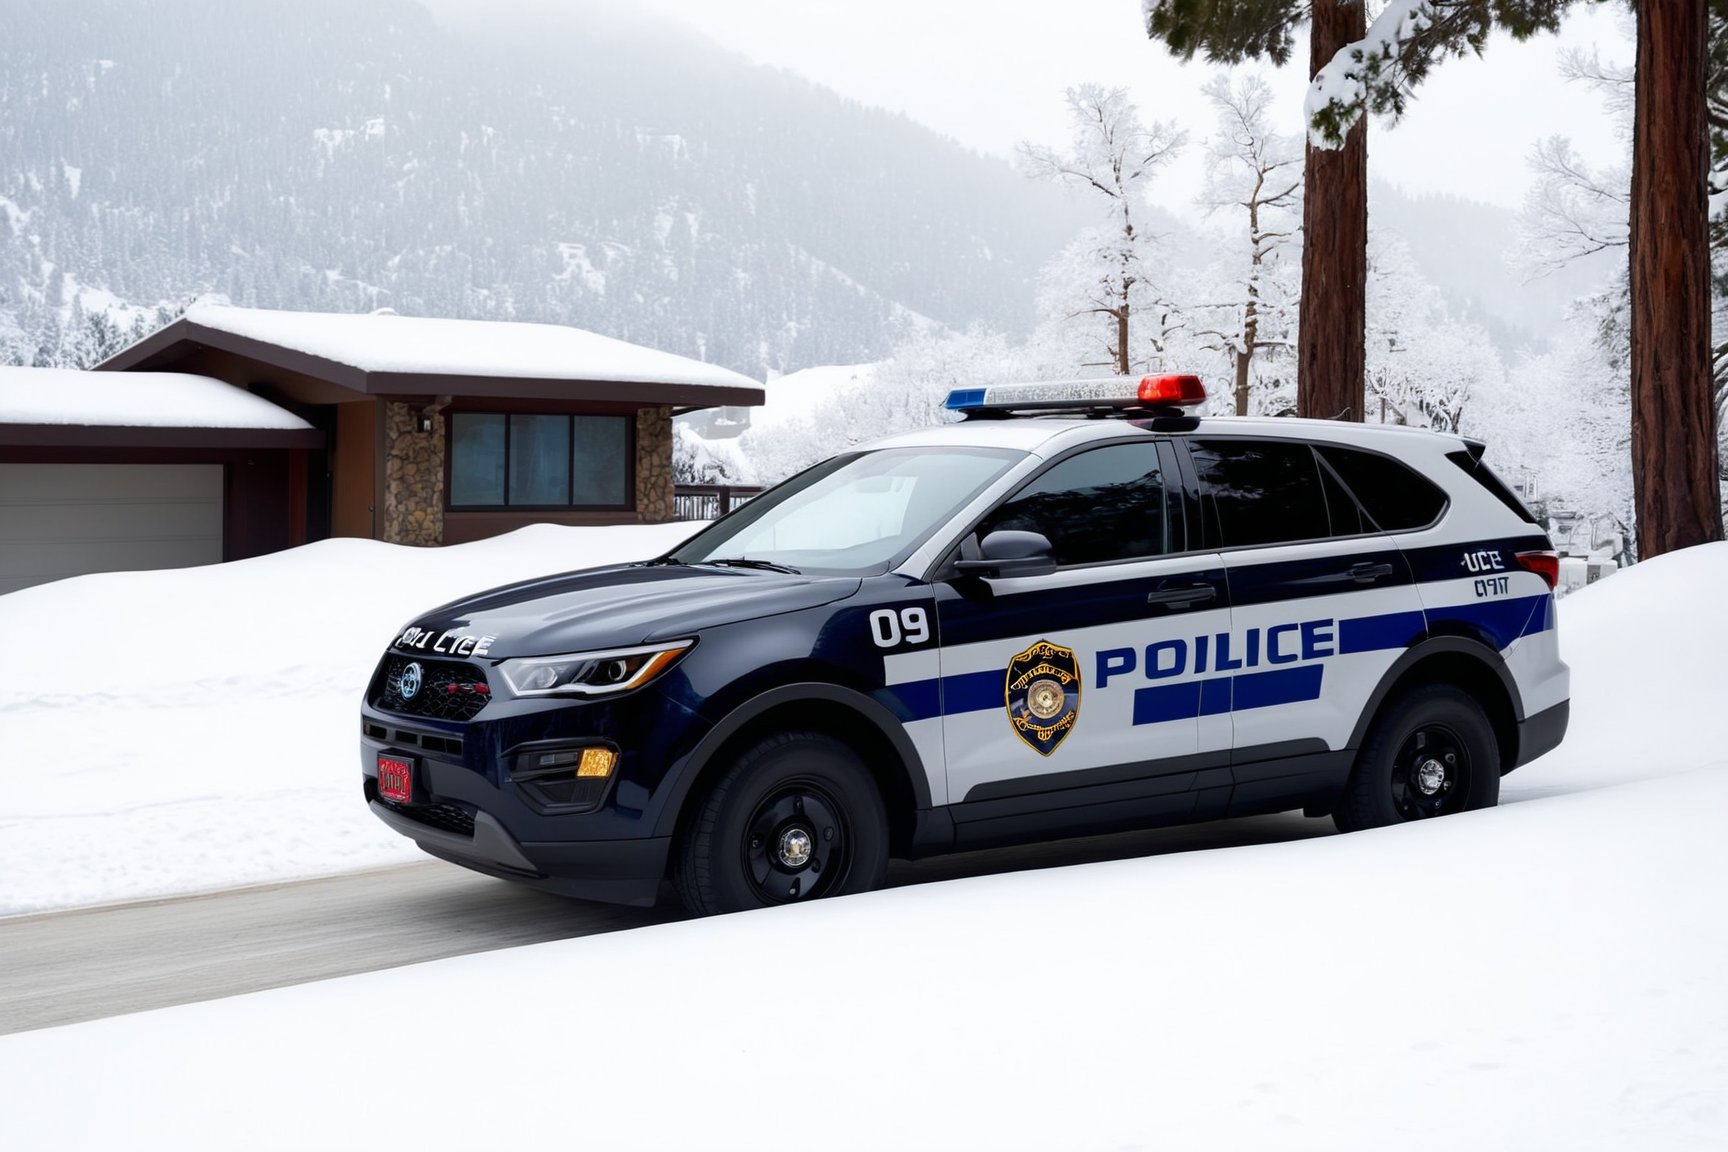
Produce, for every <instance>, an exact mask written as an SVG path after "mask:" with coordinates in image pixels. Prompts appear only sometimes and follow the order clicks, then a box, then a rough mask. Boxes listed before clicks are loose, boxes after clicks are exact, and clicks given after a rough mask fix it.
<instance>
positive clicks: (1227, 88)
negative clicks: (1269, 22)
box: [1200, 75, 1302, 416]
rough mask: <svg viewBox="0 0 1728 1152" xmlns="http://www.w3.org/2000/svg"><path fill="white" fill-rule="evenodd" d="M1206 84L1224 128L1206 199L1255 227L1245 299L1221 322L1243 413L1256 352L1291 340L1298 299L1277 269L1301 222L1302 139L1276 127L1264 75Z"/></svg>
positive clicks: (1213, 151)
mask: <svg viewBox="0 0 1728 1152" xmlns="http://www.w3.org/2000/svg"><path fill="white" fill-rule="evenodd" d="M1202 91H1203V92H1204V93H1205V95H1206V98H1207V99H1208V100H1209V101H1211V102H1212V106H1213V107H1214V108H1216V109H1217V111H1218V129H1217V132H1216V133H1215V134H1214V135H1213V136H1212V138H1211V140H1210V141H1209V143H1208V150H1207V167H1206V186H1205V188H1204V190H1203V191H1202V192H1201V196H1200V203H1201V204H1202V205H1203V206H1204V207H1205V208H1206V210H1207V212H1208V214H1212V213H1216V212H1220V211H1232V210H1235V209H1240V210H1241V211H1242V212H1243V214H1244V216H1245V218H1246V223H1247V228H1248V232H1247V236H1248V245H1247V248H1248V259H1247V263H1246V265H1245V267H1244V268H1243V270H1242V272H1241V281H1240V288H1241V292H1242V300H1241V301H1240V303H1234V302H1233V304H1232V306H1231V308H1230V311H1231V313H1232V314H1233V315H1232V322H1231V323H1229V324H1228V325H1226V326H1221V327H1220V328H1219V329H1217V330H1215V331H1216V335H1217V337H1218V338H1219V339H1220V340H1222V342H1223V343H1224V345H1225V347H1227V348H1228V349H1229V351H1230V352H1231V354H1232V357H1233V359H1234V361H1235V370H1236V414H1237V415H1238V416H1246V415H1248V413H1249V386H1250V381H1251V379H1252V370H1253V364H1254V356H1255V353H1257V352H1259V351H1260V350H1262V349H1276V348H1289V347H1290V328H1291V327H1293V325H1292V324H1291V319H1292V318H1291V317H1290V316H1289V315H1288V312H1289V308H1290V306H1291V305H1292V304H1293V303H1294V300H1293V299H1292V298H1291V295H1290V294H1289V293H1287V292H1286V291H1285V289H1284V288H1283V281H1282V278H1280V277H1275V276H1274V275H1272V274H1273V273H1275V272H1277V271H1280V270H1281V269H1279V268H1278V265H1279V264H1280V263H1281V260H1282V257H1283V249H1284V247H1285V245H1286V244H1288V243H1289V241H1290V238H1291V237H1292V236H1293V235H1294V234H1295V231H1296V228H1297V227H1298V226H1299V224H1300V217H1299V216H1297V215H1295V213H1297V212H1298V211H1299V209H1300V203H1301V199H1302V142H1301V141H1300V140H1299V139H1297V138H1295V137H1291V136H1283V135H1280V134H1278V133H1276V132H1274V131H1272V129H1271V126H1270V124H1269V122H1268V121H1269V109H1270V107H1271V105H1272V89H1271V87H1270V86H1269V85H1268V84H1267V83H1266V82H1265V81H1264V80H1262V79H1261V78H1260V77H1259V76H1257V75H1246V76H1243V77H1242V78H1241V79H1240V80H1239V81H1238V82H1237V83H1236V84H1234V85H1232V84H1231V82H1230V79H1229V78H1228V77H1226V76H1222V75H1220V76H1214V77H1213V78H1212V79H1211V80H1210V81H1208V82H1207V84H1206V86H1205V88H1204V89H1202ZM1263 321H1268V323H1266V324H1263V323H1262V322H1263Z"/></svg>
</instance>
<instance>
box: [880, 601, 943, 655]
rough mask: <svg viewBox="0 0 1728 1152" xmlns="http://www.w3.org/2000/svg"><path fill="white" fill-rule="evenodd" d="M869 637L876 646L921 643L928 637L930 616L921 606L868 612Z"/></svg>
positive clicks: (887, 646)
mask: <svg viewBox="0 0 1728 1152" xmlns="http://www.w3.org/2000/svg"><path fill="white" fill-rule="evenodd" d="M870 639H872V640H874V641H876V647H878V648H898V647H899V646H900V645H901V644H922V643H924V641H926V640H928V639H930V617H929V616H928V615H926V614H925V612H924V609H922V608H902V609H900V610H899V611H898V612H896V611H895V610H894V609H892V608H881V609H878V610H877V611H875V612H872V613H870Z"/></svg>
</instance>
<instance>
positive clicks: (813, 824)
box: [740, 778, 852, 904]
mask: <svg viewBox="0 0 1728 1152" xmlns="http://www.w3.org/2000/svg"><path fill="white" fill-rule="evenodd" d="M740 847H741V848H742V849H743V852H744V870H745V872H746V873H747V874H748V875H749V877H750V883H751V885H752V886H753V887H754V889H755V892H756V896H757V898H758V899H760V900H761V901H762V903H764V904H790V903H792V902H793V901H796V900H810V899H815V898H816V897H818V896H825V895H827V894H828V892H829V891H831V890H833V889H836V888H840V887H843V886H844V885H845V883H846V875H847V873H848V872H849V871H850V870H851V867H852V838H851V836H850V835H849V831H848V829H847V821H846V810H845V808H844V806H843V805H841V804H840V803H839V802H838V801H836V800H835V799H834V798H833V797H832V796H830V795H829V794H828V793H827V791H826V790H825V789H824V788H823V787H822V785H821V784H820V783H818V782H816V781H815V780H809V779H802V778H801V779H797V780H792V781H790V782H788V783H787V784H786V785H784V786H783V787H781V788H779V789H777V790H776V791H774V792H773V793H771V794H770V795H768V796H766V797H764V798H763V800H762V802H761V803H759V804H757V805H756V810H755V811H754V812H752V813H751V814H750V820H749V823H748V824H747V825H746V829H745V835H744V839H743V841H742V843H741V845H740Z"/></svg>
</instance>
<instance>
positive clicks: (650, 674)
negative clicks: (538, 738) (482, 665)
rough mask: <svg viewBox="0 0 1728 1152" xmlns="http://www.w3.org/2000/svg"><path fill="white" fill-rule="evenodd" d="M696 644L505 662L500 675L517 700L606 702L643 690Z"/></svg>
mask: <svg viewBox="0 0 1728 1152" xmlns="http://www.w3.org/2000/svg"><path fill="white" fill-rule="evenodd" d="M695 643H696V641H694V640H672V641H669V642H667V643H665V644H649V645H644V646H643V647H641V648H614V649H612V650H611V651H608V652H574V653H571V654H570V655H568V656H521V657H517V658H516V659H513V660H506V661H504V662H503V663H502V664H500V665H498V671H499V672H501V673H503V674H504V682H505V683H506V684H508V685H510V691H511V693H512V694H514V695H516V696H606V695H610V694H611V693H613V692H628V691H630V690H631V689H632V688H640V687H642V685H644V684H646V683H648V682H649V681H650V680H653V679H655V678H656V677H658V676H659V675H660V674H661V673H662V672H665V671H666V670H667V669H668V668H670V667H672V665H674V664H676V663H678V661H679V659H680V658H682V657H683V655H684V653H686V652H688V651H689V650H690V647H691V645H693V644H695Z"/></svg>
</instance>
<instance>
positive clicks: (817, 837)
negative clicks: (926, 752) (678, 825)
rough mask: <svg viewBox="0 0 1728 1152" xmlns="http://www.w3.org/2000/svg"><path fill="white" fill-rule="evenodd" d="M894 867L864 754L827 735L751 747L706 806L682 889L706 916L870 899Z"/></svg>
mask: <svg viewBox="0 0 1728 1152" xmlns="http://www.w3.org/2000/svg"><path fill="white" fill-rule="evenodd" d="M887 869H888V815H887V811H886V810H885V808H884V807H883V804H882V795H881V793H880V792H879V791H878V790H877V788H876V782H875V781H874V780H872V779H871V777H870V771H869V769H867V768H866V767H865V766H864V763H863V761H862V760H860V759H859V758H858V755H857V753H855V752H853V751H852V749H850V748H848V747H847V746H846V745H845V744H842V743H841V742H840V741H838V740H835V739H834V738H833V737H831V736H827V735H824V734H822V733H820V732H786V733H780V734H778V735H774V736H770V737H768V738H767V739H765V740H763V741H761V742H760V743H757V744H755V745H753V746H751V747H750V748H749V749H748V750H746V751H745V752H744V753H743V754H742V755H740V756H739V757H738V758H737V759H736V760H734V761H733V763H732V765H731V767H729V768H728V769H727V770H726V771H725V773H724V774H723V775H721V777H720V779H719V780H718V781H716V782H715V784H714V787H713V788H712V789H711V790H710V791H709V792H708V794H707V795H706V796H705V797H704V798H703V799H702V802H701V805H700V807H699V808H698V809H697V811H696V812H695V814H694V816H693V817H692V819H691V821H690V824H689V827H688V829H687V831H686V832H685V834H684V837H683V840H682V842H681V843H680V844H679V846H678V858H677V864H676V866H675V868H674V870H673V877H672V882H673V886H674V887H675V888H677V890H678V895H679V897H680V898H681V899H682V900H683V901H684V905H685V907H687V908H689V909H690V910H691V911H692V912H695V913H696V914H698V915H709V914H712V913H716V912H738V911H742V910H744V909H746V908H763V907H767V906H769V905H772V904H796V903H800V902H802V901H805V900H819V899H822V898H823V897H827V896H843V895H846V894H848V893H852V892H867V891H869V890H870V889H872V888H875V887H877V886H879V885H880V884H881V883H882V878H883V876H884V875H885V874H886V872H887Z"/></svg>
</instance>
